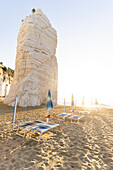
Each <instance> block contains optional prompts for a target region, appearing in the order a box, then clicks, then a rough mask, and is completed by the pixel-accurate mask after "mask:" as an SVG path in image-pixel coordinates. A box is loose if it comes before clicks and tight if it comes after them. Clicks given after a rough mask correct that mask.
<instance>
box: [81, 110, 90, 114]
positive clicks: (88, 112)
mask: <svg viewBox="0 0 113 170" xmlns="http://www.w3.org/2000/svg"><path fill="white" fill-rule="evenodd" d="M82 113H83V114H85V113H86V114H88V115H89V114H90V111H83V112H82Z"/></svg>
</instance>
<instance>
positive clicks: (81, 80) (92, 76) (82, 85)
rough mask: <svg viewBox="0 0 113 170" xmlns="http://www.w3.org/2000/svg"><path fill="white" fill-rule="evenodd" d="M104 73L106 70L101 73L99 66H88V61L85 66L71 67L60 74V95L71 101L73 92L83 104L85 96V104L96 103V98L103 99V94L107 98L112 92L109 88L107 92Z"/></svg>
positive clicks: (76, 98) (75, 98) (75, 97)
mask: <svg viewBox="0 0 113 170" xmlns="http://www.w3.org/2000/svg"><path fill="white" fill-rule="evenodd" d="M103 71H104V69H103ZM63 74H64V75H65V76H64V75H63ZM104 75H105V71H104V73H103V74H101V71H100V68H99V67H96V68H95V67H94V66H92V67H91V66H88V63H87V65H85V66H84V65H82V67H81V68H79V67H78V66H77V67H70V68H68V69H67V70H66V71H65V72H62V74H60V75H59V87H58V97H59V98H66V99H67V100H70V101H71V95H72V93H73V95H74V100H77V103H79V104H81V103H82V99H83V96H84V97H85V105H86V106H91V104H92V103H95V99H97V100H98V99H101V98H102V97H103V96H104V97H105V98H106V97H107V95H108V94H109V93H110V91H109V89H107V93H105V88H106V82H105V80H104ZM108 92H109V93H108ZM103 94H104V95H103Z"/></svg>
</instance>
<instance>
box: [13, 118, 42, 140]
mask: <svg viewBox="0 0 113 170" xmlns="http://www.w3.org/2000/svg"><path fill="white" fill-rule="evenodd" d="M41 123H43V122H42V121H39V120H34V121H30V122H25V123H22V124H19V125H16V126H14V127H13V128H17V131H16V134H17V135H19V136H22V137H25V134H26V132H27V131H28V130H29V129H30V128H31V127H36V126H38V125H39V124H41ZM19 131H21V132H23V133H24V134H20V133H19Z"/></svg>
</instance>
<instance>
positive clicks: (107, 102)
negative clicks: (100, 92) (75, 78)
mask: <svg viewBox="0 0 113 170" xmlns="http://www.w3.org/2000/svg"><path fill="white" fill-rule="evenodd" d="M57 104H59V105H64V99H63V98H59V99H58V101H57ZM65 105H67V106H71V100H70V99H69V98H66V99H65ZM75 105H76V106H82V103H81V102H80V101H77V100H76V103H75ZM90 106H91V105H86V107H90ZM98 106H101V107H104V108H112V109H113V100H111V99H100V100H98Z"/></svg>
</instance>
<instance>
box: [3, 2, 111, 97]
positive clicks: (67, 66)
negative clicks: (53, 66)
mask: <svg viewBox="0 0 113 170" xmlns="http://www.w3.org/2000/svg"><path fill="white" fill-rule="evenodd" d="M32 8H35V9H37V8H40V9H41V10H42V11H43V13H44V14H45V15H46V16H47V17H48V19H49V20H50V22H51V24H52V26H53V27H54V28H55V29H56V31H57V34H58V45H57V53H56V56H57V60H58V91H59V98H60V97H65V98H66V97H69V96H70V98H71V94H72V93H74V95H75V99H78V100H81V98H82V96H86V98H91V97H92V98H98V99H99V100H100V99H101V98H103V99H105V100H107V99H109V98H110V99H113V75H112V74H113V0H19V1H16V0H10V1H9V0H4V1H1V2H0V23H1V24H0V61H2V62H3V63H4V65H6V66H8V67H11V68H13V69H14V68H15V58H16V45H17V36H18V31H19V29H20V27H21V24H22V19H24V18H25V17H26V16H29V15H30V14H31V13H32V12H31V11H32Z"/></svg>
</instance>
